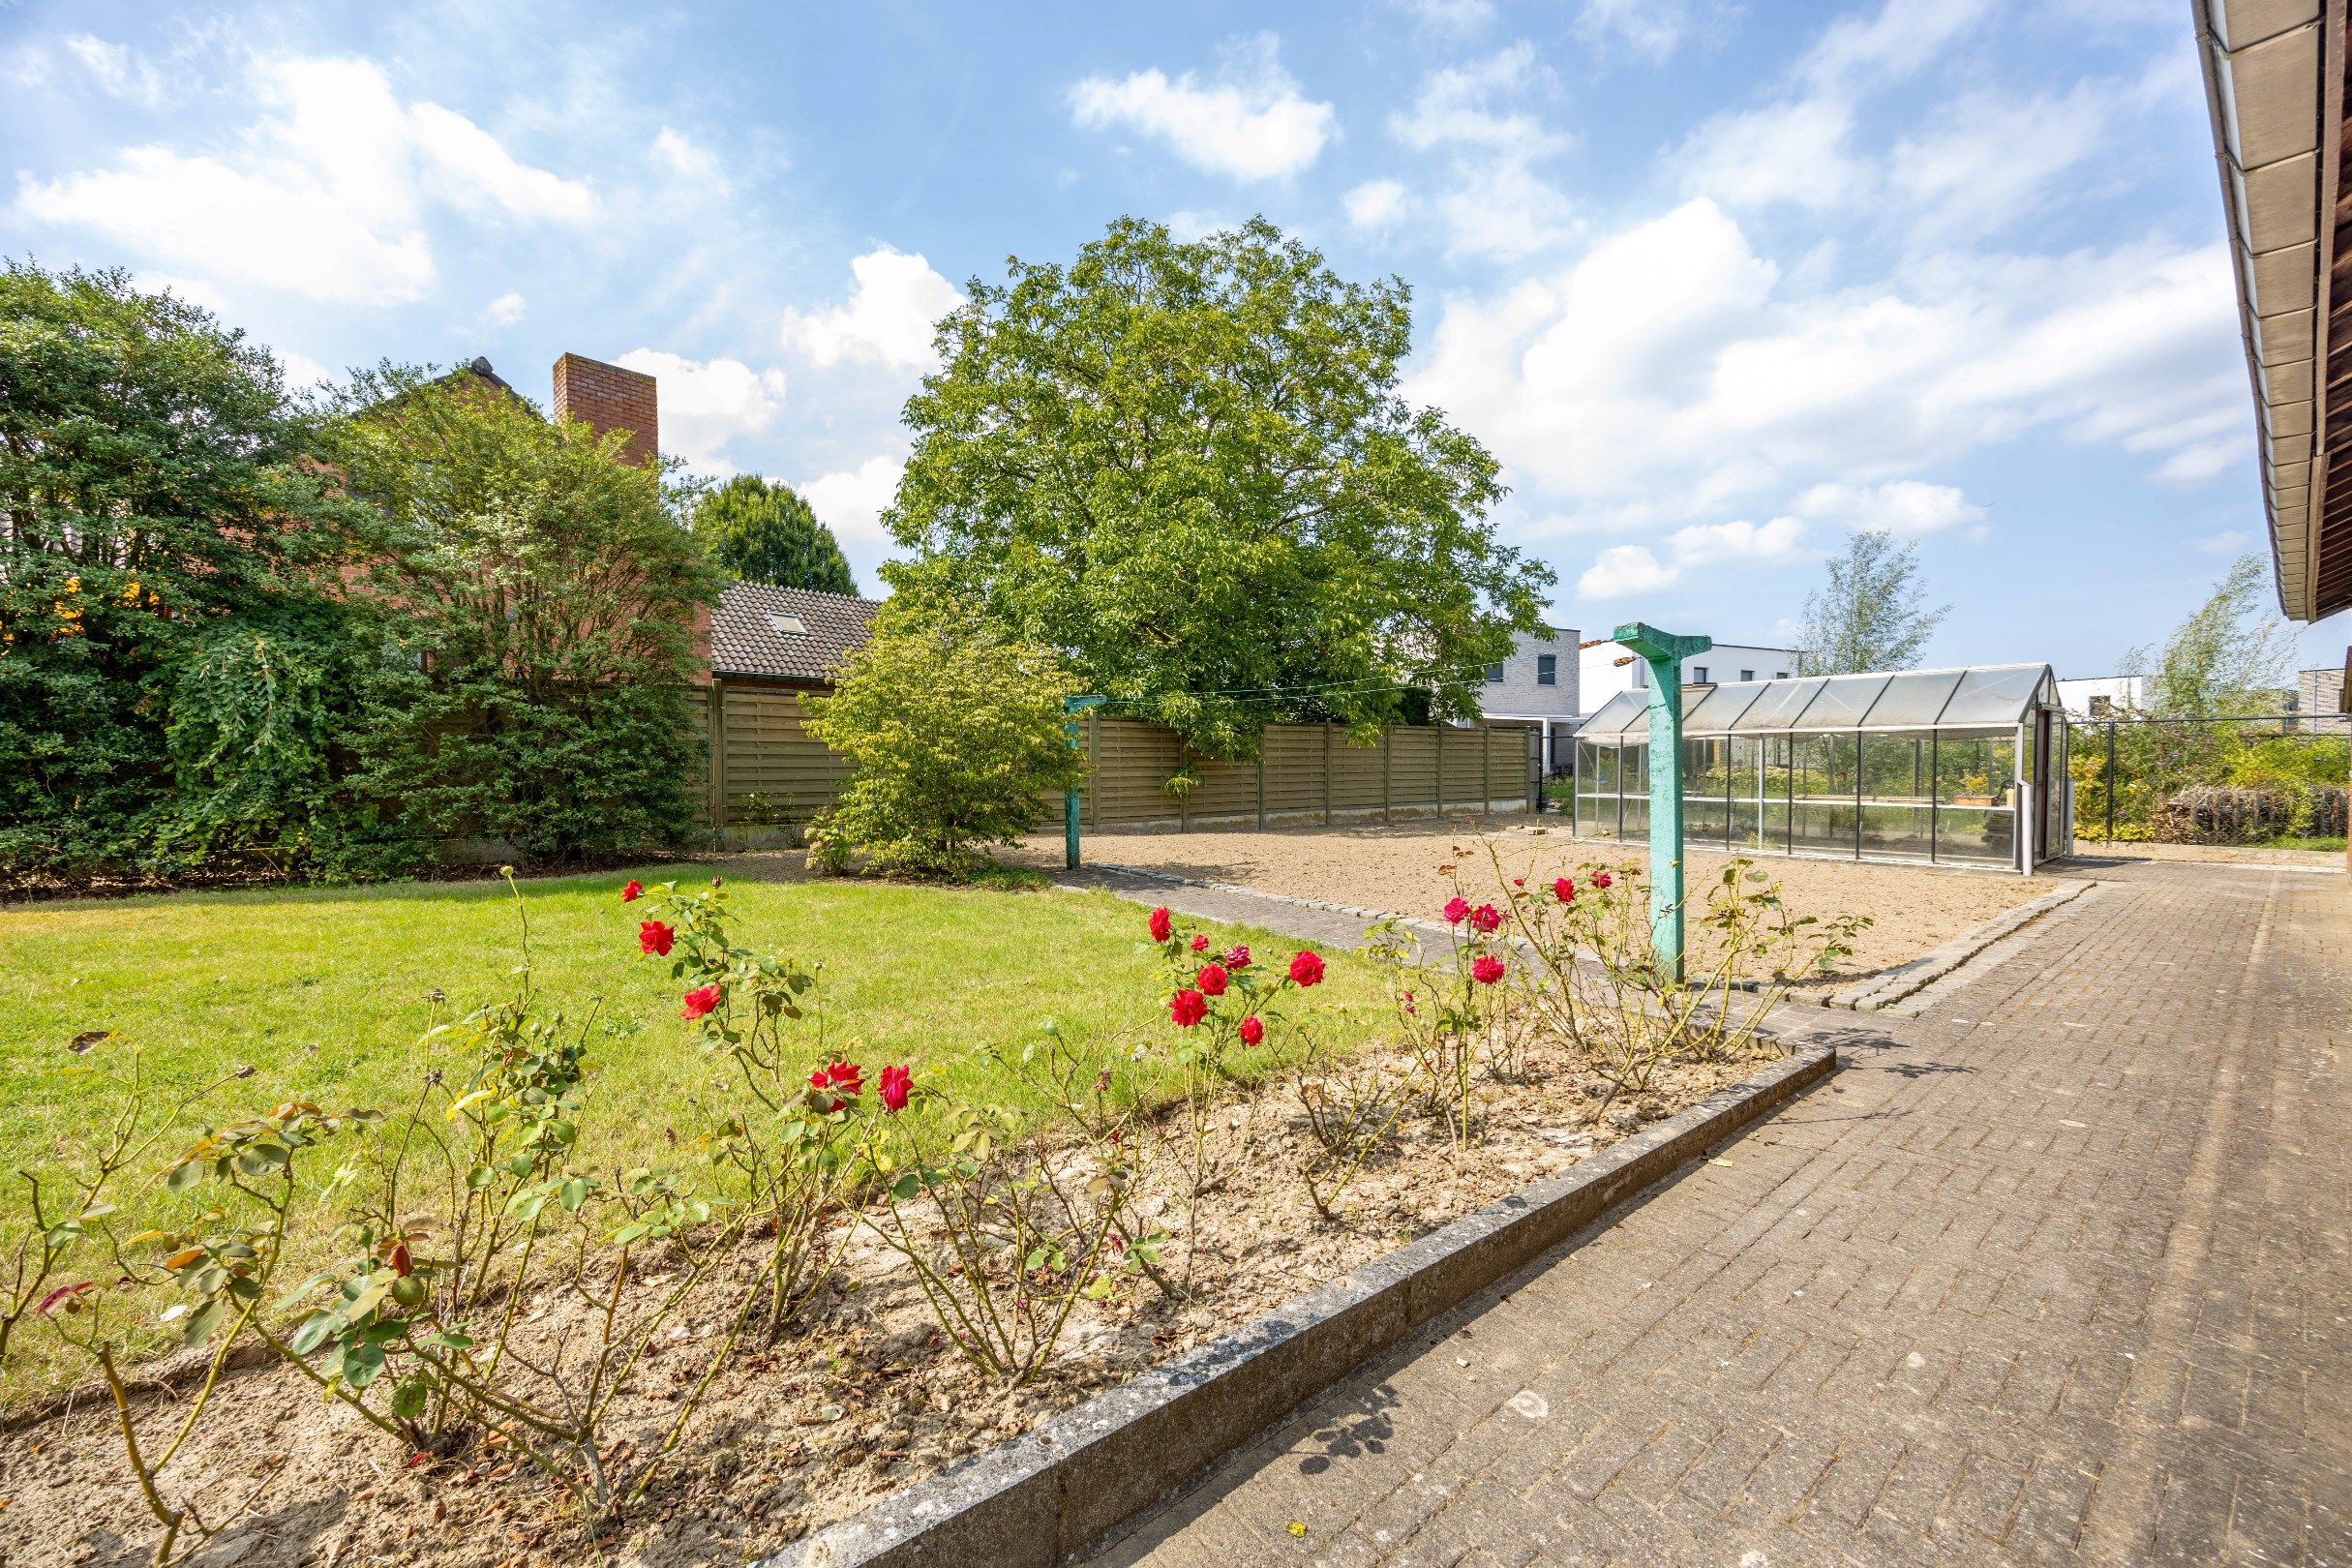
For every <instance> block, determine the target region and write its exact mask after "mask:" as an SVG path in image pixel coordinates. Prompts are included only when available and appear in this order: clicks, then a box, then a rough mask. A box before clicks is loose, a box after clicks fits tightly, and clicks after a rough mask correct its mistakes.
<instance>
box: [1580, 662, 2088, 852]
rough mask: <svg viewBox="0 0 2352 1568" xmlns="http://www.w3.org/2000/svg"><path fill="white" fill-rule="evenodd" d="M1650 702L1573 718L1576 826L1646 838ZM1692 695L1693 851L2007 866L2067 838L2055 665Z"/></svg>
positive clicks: (1685, 793)
mask: <svg viewBox="0 0 2352 1568" xmlns="http://www.w3.org/2000/svg"><path fill="white" fill-rule="evenodd" d="M1648 700H1649V694H1648V693H1647V692H1646V691H1630V692H1620V693H1618V694H1617V695H1616V696H1615V697H1613V698H1611V699H1610V701H1609V703H1608V705H1607V706H1606V707H1604V708H1603V709H1601V710H1600V711H1599V712H1597V713H1595V714H1593V716H1592V717H1591V718H1589V719H1587V720H1585V721H1584V723H1583V725H1581V726H1580V727H1579V728H1578V730H1577V733H1576V819H1575V820H1576V834H1577V836H1578V837H1580V838H1635V839H1639V838H1643V837H1646V836H1647V834H1648V832H1649V782H1650V763H1649V709H1648ZM1682 703H1683V718H1682V813H1683V834H1684V842H1685V843H1687V844H1688V845H1689V846H1690V847H1691V848H1693V849H1718V848H1720V849H1726V850H1744V851H1751V852H1762V853H1768V854H1775V855H1819V856H1834V857H1838V858H1841V859H1862V860H1905V861H1917V862H1934V863H1937V864H1950V865H1966V866H1990V867H1994V868H1997V869H2005V870H2012V871H2031V870H2032V869H2033V868H2034V867H2035V866H2036V865H2038V864H2040V863H2041V862H2042V861H2044V860H2048V859H2057V858H2059V857H2061V856H2064V855H2066V854H2068V853H2070V851H2071V849H2072V842H2073V834H2074V825H2073V821H2072V816H2071V810H2070V807H2071V801H2070V798H2069V791H2068V789H2067V786H2066V710H2065V709H2063V708H2061V707H2060V706H2059V701H2058V682H2057V680H2056V678H2054V677H2053V676H2052V675H2051V673H2050V667H2049V666H2048V665H2046V664H1997V665H1984V666H1979V667H1977V668H1975V669H1967V670H1904V671H1899V672H1896V673H1893V674H1888V675H1841V676H1813V677H1798V678H1790V679H1783V680H1745V681H1740V682H1738V683H1736V684H1724V685H1710V686H1686V687H1684V688H1683V693H1682ZM2020 824H2023V825H2024V830H2023V831H2022V832H2021V831H2020Z"/></svg>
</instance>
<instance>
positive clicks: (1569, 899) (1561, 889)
mask: <svg viewBox="0 0 2352 1568" xmlns="http://www.w3.org/2000/svg"><path fill="white" fill-rule="evenodd" d="M1552 896H1553V897H1554V898H1557V899H1558V900H1559V901H1560V902H1561V903H1563V904H1566V903H1573V902H1574V901H1575V899H1576V884H1575V883H1573V882H1570V881H1569V880H1568V879H1567V878H1566V877H1561V878H1560V879H1559V880H1558V881H1556V882H1554V883H1553V885H1552Z"/></svg>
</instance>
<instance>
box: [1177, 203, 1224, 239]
mask: <svg viewBox="0 0 2352 1568" xmlns="http://www.w3.org/2000/svg"><path fill="white" fill-rule="evenodd" d="M1167 225H1168V232H1169V233H1170V234H1172V235H1174V236H1175V237H1176V238H1177V239H1179V240H1181V241H1183V242H1184V243H1185V244H1187V245H1190V244H1191V243H1192V242H1193V241H1194V240H1203V239H1207V238H1208V237H1209V236H1210V235H1211V234H1218V233H1222V232H1223V231H1225V230H1226V229H1229V228H1237V227H1239V226H1240V225H1239V224H1238V223H1236V222H1235V221H1234V220H1233V219H1231V218H1228V217H1226V216H1225V215H1224V214H1223V213H1221V212H1199V211H1196V210H1194V209H1193V208H1191V207H1183V208H1179V209H1178V210H1177V211H1175V212H1171V213H1169V214H1168V216H1167Z"/></svg>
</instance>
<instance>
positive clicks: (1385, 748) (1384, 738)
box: [1380, 723, 1397, 826]
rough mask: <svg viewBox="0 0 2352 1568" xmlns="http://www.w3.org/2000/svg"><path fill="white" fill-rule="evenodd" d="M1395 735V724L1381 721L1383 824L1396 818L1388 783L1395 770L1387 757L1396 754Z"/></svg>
mask: <svg viewBox="0 0 2352 1568" xmlns="http://www.w3.org/2000/svg"><path fill="white" fill-rule="evenodd" d="M1396 735H1397V727H1396V726H1395V725H1393V724H1388V723H1383V724H1382V725H1381V726H1380V821H1381V823H1382V825H1384V826H1385V825H1386V824H1389V823H1393V822H1395V821H1396V820H1397V806H1396V799H1395V794H1394V791H1393V790H1392V788H1391V787H1390V785H1389V776H1390V774H1391V773H1393V772H1394V771H1395V769H1393V768H1392V767H1391V766H1390V761H1389V759H1390V758H1392V757H1393V756H1395V755H1396V750H1397V748H1396V746H1395V744H1394V743H1393V742H1394V741H1395V739H1396Z"/></svg>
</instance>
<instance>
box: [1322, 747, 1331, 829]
mask: <svg viewBox="0 0 2352 1568" xmlns="http://www.w3.org/2000/svg"><path fill="white" fill-rule="evenodd" d="M1323 826H1324V827H1326V828H1328V827H1330V826H1331V726H1330V725H1328V724H1326V725H1324V726H1323Z"/></svg>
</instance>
